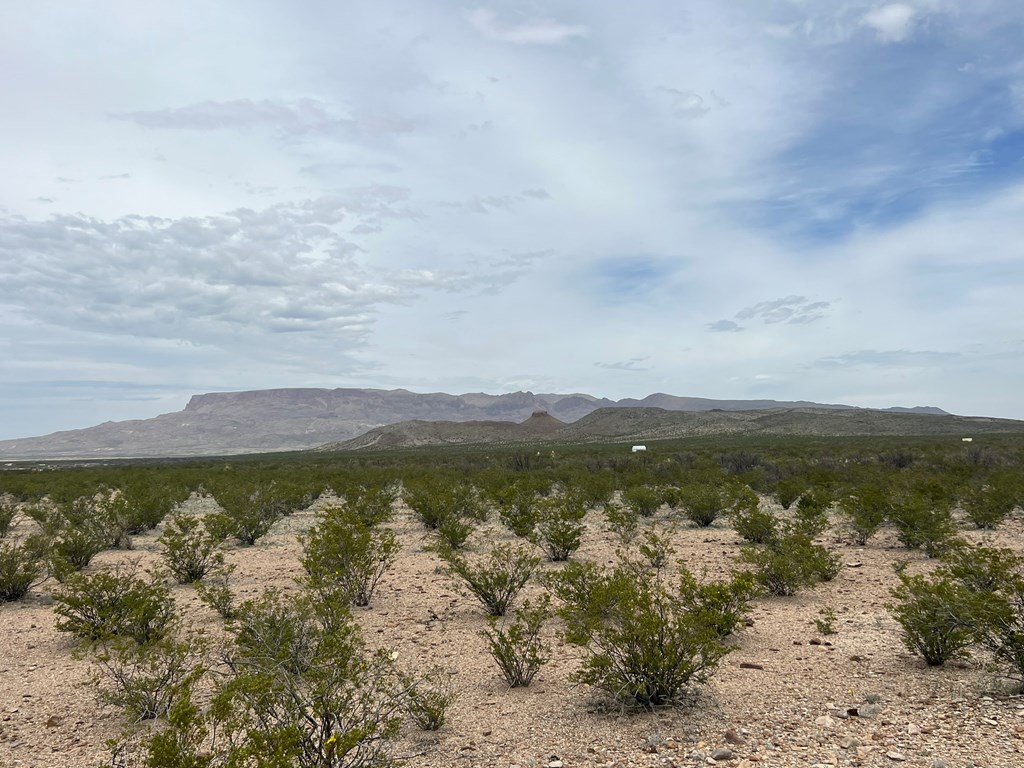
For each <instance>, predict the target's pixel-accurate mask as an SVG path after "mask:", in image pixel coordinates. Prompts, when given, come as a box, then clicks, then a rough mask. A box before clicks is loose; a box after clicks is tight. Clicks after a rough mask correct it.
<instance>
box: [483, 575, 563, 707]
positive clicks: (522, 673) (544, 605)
mask: <svg viewBox="0 0 1024 768" xmlns="http://www.w3.org/2000/svg"><path fill="white" fill-rule="evenodd" d="M550 604H551V600H550V597H549V596H548V595H544V597H543V598H542V600H541V601H540V602H539V603H538V604H537V605H531V604H530V601H529V600H525V601H524V602H523V605H522V606H521V607H520V608H519V609H518V610H517V611H516V615H515V617H514V618H513V619H511V620H509V618H508V617H507V616H506V617H505V620H504V621H502V622H499V621H498V619H497V618H494V617H492V618H491V620H490V624H491V626H490V629H485V630H484V631H483V632H482V633H481V634H482V635H483V636H484V638H485V639H486V640H487V648H488V650H489V651H490V652H491V656H492V657H493V658H494V661H495V663H496V664H497V665H498V669H499V670H500V671H501V675H502V677H504V678H505V682H506V683H508V686H509V688H519V687H525V686H528V685H529V684H530V683H532V682H533V678H534V677H535V676H536V674H537V672H538V670H540V668H541V666H543V665H544V664H545V663H546V662H547V657H546V656H545V655H544V654H545V652H546V648H545V647H544V644H543V642H542V641H541V638H540V633H541V630H542V629H543V627H544V622H545V621H547V620H548V618H549V617H550V616H551V607H550Z"/></svg>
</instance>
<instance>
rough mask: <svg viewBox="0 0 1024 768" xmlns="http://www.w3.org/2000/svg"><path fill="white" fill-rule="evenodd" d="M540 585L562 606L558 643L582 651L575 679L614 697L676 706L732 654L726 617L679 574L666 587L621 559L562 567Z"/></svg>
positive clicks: (702, 591)
mask: <svg viewBox="0 0 1024 768" xmlns="http://www.w3.org/2000/svg"><path fill="white" fill-rule="evenodd" d="M547 584H548V586H549V588H550V589H551V591H552V592H553V593H554V594H555V596H556V597H558V598H559V599H560V600H561V601H562V603H563V605H562V608H561V610H560V611H559V613H560V615H561V616H562V618H563V619H564V620H565V622H566V630H565V640H566V642H568V643H570V644H573V645H579V646H581V647H583V648H584V649H585V650H586V652H587V655H586V658H585V659H584V661H583V665H582V667H581V668H580V670H579V672H578V673H577V675H576V677H577V679H578V680H580V681H581V682H583V683H586V684H588V685H591V686H594V687H595V688H597V689H598V690H601V691H603V692H605V693H607V694H610V695H611V696H613V697H615V698H618V699H626V700H630V701H634V702H636V703H638V704H641V705H644V706H654V705H659V704H668V703H673V702H677V701H679V700H680V699H681V698H682V697H683V696H684V695H685V694H686V693H688V692H690V691H691V689H692V687H693V686H694V685H696V684H698V683H700V682H703V681H704V680H705V679H706V678H707V677H708V676H709V675H710V674H711V673H712V672H713V671H714V670H715V669H716V668H717V667H718V665H719V663H720V662H721V660H722V659H723V658H724V657H725V655H726V654H728V653H729V652H730V650H732V649H731V647H730V646H729V645H728V644H726V643H725V642H723V640H722V630H721V625H722V622H723V621H727V622H730V623H731V619H724V617H723V616H722V615H721V614H720V613H719V612H718V611H716V610H715V609H714V608H713V607H712V606H713V605H714V603H715V602H716V601H714V600H711V601H708V600H706V599H704V598H705V597H706V595H705V589H706V588H705V587H704V586H703V585H700V584H698V583H697V581H696V579H695V578H694V577H693V576H692V574H690V573H689V572H688V571H686V570H685V569H682V568H681V569H680V573H679V578H678V580H677V581H676V582H674V583H673V582H671V581H670V580H668V579H666V578H663V577H662V576H661V575H660V572H657V571H650V570H647V569H645V568H637V567H636V566H635V565H634V564H631V563H629V562H628V561H620V563H619V565H617V566H616V567H615V568H613V569H611V570H605V569H601V568H598V567H597V566H595V565H593V564H590V563H569V564H568V565H566V566H565V567H564V568H563V569H562V570H561V571H560V572H558V573H557V574H553V575H552V576H550V577H549V579H548V580H547Z"/></svg>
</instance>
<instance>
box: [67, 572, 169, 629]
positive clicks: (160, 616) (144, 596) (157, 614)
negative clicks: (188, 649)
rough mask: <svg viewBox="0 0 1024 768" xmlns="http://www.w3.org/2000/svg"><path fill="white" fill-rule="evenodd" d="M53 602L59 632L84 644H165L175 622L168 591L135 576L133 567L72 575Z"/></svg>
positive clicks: (155, 582)
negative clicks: (124, 640) (122, 641)
mask: <svg viewBox="0 0 1024 768" xmlns="http://www.w3.org/2000/svg"><path fill="white" fill-rule="evenodd" d="M53 598H54V600H55V602H56V607H55V609H54V612H55V613H56V614H57V617H58V619H57V629H58V630H59V631H61V632H67V633H69V634H72V635H74V636H75V637H77V638H78V639H79V640H82V641H85V642H88V643H99V642H104V641H108V640H112V639H115V638H128V639H131V640H132V641H134V642H135V643H137V644H138V645H146V644H148V643H152V642H155V641H157V640H159V639H161V638H163V637H164V636H165V635H166V634H167V633H168V632H169V631H170V629H171V627H172V625H173V623H174V621H175V611H174V601H173V600H172V599H171V594H170V591H169V590H168V589H167V587H166V586H164V585H163V584H161V583H160V582H158V581H153V580H144V579H142V578H140V577H138V576H136V566H130V567H128V568H120V567H119V568H115V569H114V570H112V571H98V572H97V573H93V574H89V575H86V574H81V573H77V574H74V575H72V576H70V577H69V578H68V579H67V581H65V582H64V584H63V585H62V586H61V587H60V588H59V589H58V590H56V591H55V592H54V594H53Z"/></svg>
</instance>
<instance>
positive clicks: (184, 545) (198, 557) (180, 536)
mask: <svg viewBox="0 0 1024 768" xmlns="http://www.w3.org/2000/svg"><path fill="white" fill-rule="evenodd" d="M158 541H159V542H160V544H161V545H162V546H163V548H164V563H165V564H166V566H167V569H168V570H169V571H170V572H171V574H172V575H173V576H174V578H175V580H176V581H177V582H178V583H179V584H193V583H195V582H197V581H200V580H201V579H202V578H203V577H205V576H206V575H207V574H209V573H212V572H214V571H216V570H218V569H220V568H223V567H224V554H223V553H222V552H221V551H220V542H221V541H222V539H221V538H220V537H219V536H217V535H216V534H214V533H211V532H210V531H208V530H206V528H205V527H204V526H203V525H202V523H201V522H200V520H199V518H198V517H196V516H195V515H189V514H185V513H182V512H178V513H175V514H174V515H172V516H171V518H170V519H169V520H168V521H167V523H166V524H165V525H164V530H163V533H161V534H160V538H159V539H158Z"/></svg>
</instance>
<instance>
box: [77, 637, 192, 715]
mask: <svg viewBox="0 0 1024 768" xmlns="http://www.w3.org/2000/svg"><path fill="white" fill-rule="evenodd" d="M196 651H197V646H196V640H195V638H191V639H190V640H189V641H188V642H187V643H186V642H181V641H178V640H175V639H173V638H171V637H169V636H167V637H163V638H161V639H159V640H155V641H153V642H151V643H147V644H146V645H142V646H140V645H137V644H136V643H134V642H132V641H124V640H122V641H119V642H113V643H110V644H109V645H107V646H105V647H103V648H101V649H100V650H99V651H98V652H97V654H96V655H95V656H94V659H93V660H94V661H95V662H96V664H97V665H98V667H99V669H100V674H99V675H97V680H96V682H97V683H98V684H99V687H100V691H101V693H100V698H101V699H102V700H103V701H105V702H106V703H108V704H114V705H116V706H118V707H120V708H121V709H122V710H124V713H125V714H126V715H127V716H128V718H129V720H130V721H132V722H140V721H143V720H152V719H154V718H157V717H163V716H164V715H166V714H167V713H168V712H169V711H170V710H171V707H173V706H174V704H175V703H176V702H177V701H178V699H179V698H181V697H182V696H185V695H189V694H190V692H191V688H192V685H193V684H194V683H195V681H196V680H198V679H199V678H200V677H201V676H202V675H203V674H204V672H205V670H204V668H203V666H202V665H200V664H198V663H197V660H196Z"/></svg>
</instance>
